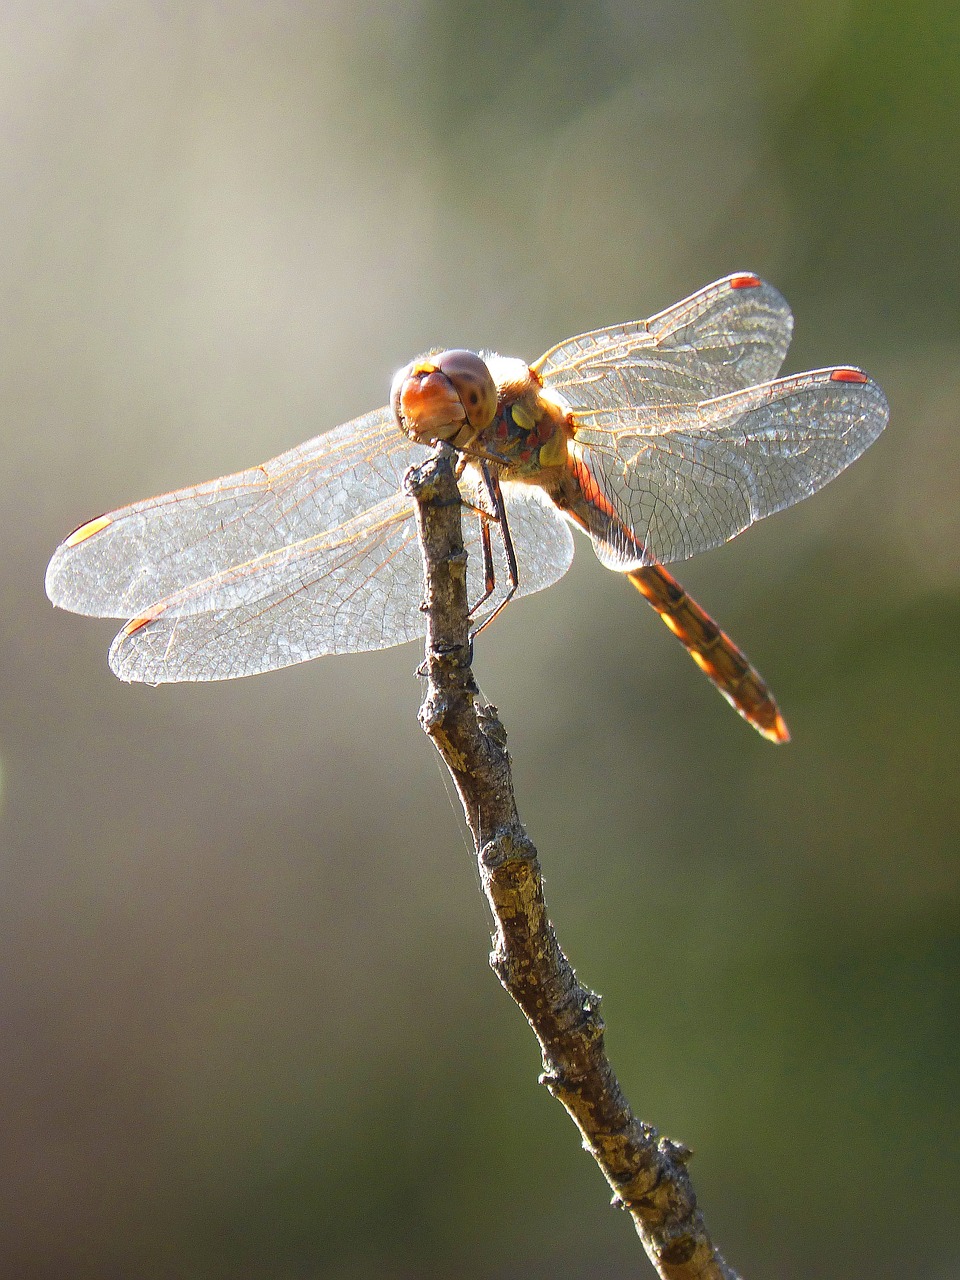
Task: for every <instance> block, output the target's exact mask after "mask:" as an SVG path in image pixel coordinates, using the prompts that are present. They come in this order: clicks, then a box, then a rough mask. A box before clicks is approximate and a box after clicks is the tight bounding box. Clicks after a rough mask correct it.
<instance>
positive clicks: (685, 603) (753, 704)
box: [627, 564, 790, 742]
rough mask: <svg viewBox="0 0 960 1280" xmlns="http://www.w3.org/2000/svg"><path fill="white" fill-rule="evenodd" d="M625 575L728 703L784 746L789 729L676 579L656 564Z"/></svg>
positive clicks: (753, 674)
mask: <svg viewBox="0 0 960 1280" xmlns="http://www.w3.org/2000/svg"><path fill="white" fill-rule="evenodd" d="M627 577H628V578H629V579H630V581H631V582H632V583H633V585H634V586H635V587H636V588H637V590H638V591H639V592H640V594H641V595H642V596H643V597H644V599H645V600H647V601H648V602H649V603H650V604H651V605H652V606H653V608H654V609H656V611H657V613H659V615H660V617H661V618H662V619H663V621H664V622H665V623H666V625H667V626H668V627H669V628H670V630H671V631H672V632H673V634H674V635H675V636H676V637H677V639H678V640H679V641H680V643H681V644H682V645H684V646H685V648H686V649H687V651H688V653H689V654H690V656H691V658H693V660H694V662H695V663H696V664H697V666H698V667H699V668H700V670H701V671H702V672H703V673H704V675H706V676H707V677H708V678H709V679H710V680H712V681H713V683H714V684H715V685H716V687H717V689H718V690H719V691H720V693H722V694H723V696H724V697H725V698H726V699H727V701H728V702H729V703H730V705H731V706H732V707H733V708H734V709H735V710H736V711H739V713H740V714H741V715H742V716H743V718H744V719H745V720H747V721H749V722H750V724H752V725H753V727H754V728H755V729H756V730H758V732H760V733H762V734H763V736H764V737H765V738H769V739H770V741H771V742H789V741H790V731H789V729H788V728H787V726H786V723H785V722H784V719H783V716H782V715H781V714H780V710H779V708H778V707H777V704H776V702H775V701H774V699H773V695H772V694H771V692H770V690H769V689H768V688H767V686H766V683H765V682H764V680H763V678H762V677H761V675H760V673H759V672H758V671H757V670H756V669H755V668H754V667H753V666H752V665H751V664H750V662H749V661H748V659H747V657H746V655H745V654H744V653H743V652H742V651H741V650H740V649H738V648H737V646H736V645H735V644H734V643H733V641H732V640H731V639H730V637H729V636H728V635H727V634H726V633H725V632H723V631H721V630H720V628H719V627H718V626H717V624H716V623H715V622H714V620H713V619H712V618H711V617H710V615H709V614H708V613H706V612H705V611H704V610H703V609H701V608H700V606H699V605H698V604H697V602H696V601H695V600H692V599H691V598H690V596H688V595H687V593H686V591H684V589H683V587H681V585H680V583H679V582H677V580H676V578H674V577H673V576H672V575H671V574H669V573H668V572H667V571H666V569H664V568H663V567H662V565H658V564H655V565H651V566H650V567H649V568H645V569H633V570H631V572H630V573H628V574H627Z"/></svg>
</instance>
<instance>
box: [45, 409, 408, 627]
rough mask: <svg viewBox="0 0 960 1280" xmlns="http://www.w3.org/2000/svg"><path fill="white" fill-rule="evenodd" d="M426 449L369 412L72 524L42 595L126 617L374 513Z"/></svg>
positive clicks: (387, 415) (67, 605)
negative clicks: (254, 460)
mask: <svg viewBox="0 0 960 1280" xmlns="http://www.w3.org/2000/svg"><path fill="white" fill-rule="evenodd" d="M427 452H428V451H427V449H426V448H425V447H424V446H422V445H418V444H414V443H412V442H411V441H410V440H408V439H407V437H406V436H404V435H403V433H402V432H401V431H400V430H399V428H398V427H397V423H396V419H395V417H394V415H393V412H392V410H390V409H388V408H384V409H376V410H374V411H373V412H372V413H367V414H364V415H363V416H362V417H360V418H355V419H354V420H353V421H352V422H347V423H344V424H343V426H340V427H336V428H335V429H334V430H333V431H328V432H326V434H324V435H321V436H317V437H316V438H315V439H313V440H308V441H307V442H306V443H305V444H302V445H298V446H297V447H296V448H295V449H290V450H288V452H286V453H282V454H280V456H279V457H276V458H273V459H271V461H270V462H265V463H264V464H263V465H262V466H259V467H251V468H250V469H249V470H247V471H240V472H238V473H237V474H236V475H230V476H223V477H221V478H220V479H219V480H211V481H209V482H208V483H207V484H201V485H196V486H192V487H190V488H187V489H179V490H177V491H176V492H175V493H167V494H162V495H161V496H160V497H157V498H148V499H147V500H146V501H144V502H137V503H134V504H133V505H132V506H129V507H123V508H122V509H121V510H119V511H114V512H111V513H110V514H109V515H106V516H99V517H98V518H97V519H96V520H91V521H90V522H89V523H88V524H86V525H81V527H80V528H79V529H77V530H76V531H75V532H74V533H72V534H71V535H70V537H69V538H67V539H66V540H65V541H64V542H63V543H62V544H61V545H60V546H59V547H58V548H57V551H56V552H55V553H54V556H53V559H52V560H51V561H50V565H49V567H48V569H47V578H46V588H47V595H48V596H49V597H50V599H51V600H52V601H53V603H54V604H57V605H60V606H61V607H62V608H64V609H70V610H72V611H73V612H74V613H85V614H92V615H94V616H97V617H105V618H129V617H132V616H133V615H135V614H138V613H140V612H142V611H143V610H145V609H147V608H148V607H149V606H151V605H152V604H154V603H155V602H156V601H158V600H162V599H163V598H165V597H166V596H169V595H172V594H173V593H174V592H177V591H178V590H179V589H180V588H182V587H183V586H184V585H185V584H190V583H195V582H198V581H200V580H202V579H205V578H209V577H211V576H213V575H215V574H217V573H220V572H222V571H224V570H226V569H230V568H231V567H232V566H234V565H238V564H243V563H244V562H246V561H249V560H253V559H256V558H257V557H260V556H263V555H264V554H267V555H269V554H270V553H271V552H273V551H276V550H278V549H280V548H282V547H285V546H288V545H289V544H290V543H294V542H299V541H301V540H302V539H304V538H308V537H310V536H312V535H314V534H317V533H319V532H321V531H323V530H325V529H331V528H335V527H336V526H338V525H340V524H342V523H343V522H344V521H345V520H348V519H349V518H350V517H352V516H354V515H356V513H357V512H358V511H363V510H366V509H367V508H368V507H371V506H375V505H376V504H377V503H378V502H380V501H381V500H382V499H383V498H386V497H388V496H390V495H391V494H395V493H396V492H397V491H398V490H399V488H400V485H401V481H402V479H403V474H404V472H405V471H406V470H407V469H408V468H409V467H411V466H413V465H414V464H415V463H418V462H422V461H423V460H424V458H426V456H427ZM188 607H189V606H188V605H187V604H184V607H183V612H186V611H187V609H188Z"/></svg>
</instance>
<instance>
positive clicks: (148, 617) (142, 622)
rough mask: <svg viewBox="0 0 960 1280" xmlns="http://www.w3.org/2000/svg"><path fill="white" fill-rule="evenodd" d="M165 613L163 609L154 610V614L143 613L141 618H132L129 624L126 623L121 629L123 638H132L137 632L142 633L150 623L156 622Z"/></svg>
mask: <svg viewBox="0 0 960 1280" xmlns="http://www.w3.org/2000/svg"><path fill="white" fill-rule="evenodd" d="M162 612H163V610H162V609H154V610H153V612H152V613H142V614H141V615H140V616H139V618H131V619H130V621H129V622H125V623H124V624H123V626H122V627H121V628H120V634H121V635H122V636H132V635H135V634H136V632H138V631H142V630H143V628H144V627H145V626H147V624H148V623H150V622H154V621H156V619H157V618H159V617H160V614H161V613H162Z"/></svg>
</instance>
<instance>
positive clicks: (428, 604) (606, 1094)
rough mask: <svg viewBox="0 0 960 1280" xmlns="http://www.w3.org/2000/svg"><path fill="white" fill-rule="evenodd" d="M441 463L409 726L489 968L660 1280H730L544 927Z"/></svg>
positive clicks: (427, 501)
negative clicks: (481, 913) (445, 798)
mask: <svg viewBox="0 0 960 1280" xmlns="http://www.w3.org/2000/svg"><path fill="white" fill-rule="evenodd" d="M450 458H451V451H450V450H449V449H448V448H446V447H445V446H441V448H440V449H438V451H437V453H436V454H435V455H434V456H433V457H431V459H430V460H429V461H428V462H426V463H424V464H423V465H422V466H420V467H418V468H416V469H415V470H413V471H411V472H410V473H409V474H408V475H407V477H406V481H405V484H406V488H407V491H408V492H409V493H410V495H411V496H412V497H413V498H414V501H415V505H416V509H417V523H418V528H419V533H420V543H421V549H422V551H423V558H424V572H425V582H426V594H425V603H424V611H425V613H426V617H427V652H426V661H425V664H424V673H425V674H426V676H427V692H426V697H425V699H424V702H423V706H422V707H421V708H420V723H421V725H422V726H423V728H424V730H425V731H426V733H428V734H429V736H430V737H431V738H432V740H433V743H434V745H435V746H436V748H437V750H438V751H439V752H440V755H441V756H442V757H443V760H444V763H445V764H446V766H447V768H448V769H449V770H450V773H451V775H452V776H453V780H454V783H455V784H456V787H457V791H458V792H459V794H460V799H461V801H462V803H463V809H464V813H465V814H466V818H467V822H468V824H469V826H470V830H471V832H472V833H473V839H474V844H475V847H476V850H477V858H478V861H479V865H480V874H481V878H482V881H483V887H484V890H485V892H486V895H487V899H488V901H489V903H490V908H491V910H492V912H493V915H494V920H495V922H496V933H495V937H494V945H493V951H492V953H491V956H490V963H491V966H492V967H493V970H494V972H495V973H496V975H497V977H498V978H499V979H500V981H501V983H502V984H503V986H504V987H505V988H506V989H507V991H508V992H509V993H510V995H511V996H512V997H513V998H514V1000H515V1001H516V1002H517V1004H518V1005H519V1006H520V1008H521V1009H522V1010H523V1012H524V1013H525V1014H526V1017H527V1020H528V1021H529V1023H530V1025H531V1027H532V1028H533V1030H534V1032H535V1034H536V1036H537V1039H538V1040H539V1042H540V1049H541V1052H542V1055H543V1068H544V1070H543V1075H542V1076H541V1080H542V1082H543V1083H544V1084H545V1085H546V1086H547V1088H548V1089H549V1090H550V1092H551V1093H552V1094H553V1096H554V1097H555V1098H558V1099H559V1100H560V1102H562V1103H563V1105H564V1107H566V1109H567V1111H568V1112H569V1113H570V1115H571V1117H572V1118H573V1120H574V1122H575V1124H576V1125H577V1127H578V1128H579V1130H580V1132H581V1134H582V1136H583V1145H584V1147H585V1148H586V1149H587V1150H588V1151H589V1152H590V1153H591V1155H592V1156H593V1157H594V1159H595V1160H596V1162H597V1164H598V1165H599V1166H600V1168H601V1170H602V1172H603V1174H604V1177H605V1178H606V1179H607V1181H608V1182H609V1183H610V1186H611V1187H612V1188H613V1190H614V1193H615V1194H614V1203H615V1204H618V1205H621V1206H622V1207H623V1208H625V1209H627V1210H628V1211H629V1213H630V1214H631V1216H632V1218H633V1220H634V1224H635V1225H636V1229H637V1232H638V1234H639V1236H640V1239H641V1240H642V1241H643V1246H644V1248H645V1249H646V1251H647V1254H648V1256H649V1258H650V1260H651V1262H652V1263H653V1265H654V1266H655V1267H656V1269H657V1271H658V1272H659V1274H660V1275H661V1276H662V1277H664V1280H737V1276H736V1272H735V1271H734V1270H733V1269H732V1268H731V1267H730V1266H728V1265H727V1263H726V1262H725V1261H724V1260H723V1258H722V1257H721V1256H720V1253H719V1252H718V1251H717V1249H716V1248H715V1247H714V1245H713V1243H712V1241H711V1240H710V1237H709V1235H708V1234H707V1230H706V1227H705V1226H704V1223H703V1217H702V1215H701V1213H700V1210H699V1209H698V1208H697V1200H696V1196H695V1195H694V1192H693V1187H692V1186H691V1184H690V1177H689V1174H688V1172H687V1168H686V1164H687V1161H688V1160H689V1158H690V1154H691V1153H690V1151H689V1150H688V1148H686V1147H685V1146H683V1145H682V1144H681V1143H678V1142H673V1141H671V1139H669V1138H663V1137H660V1136H659V1134H658V1133H657V1130H656V1129H654V1128H652V1127H651V1126H650V1125H647V1124H644V1123H643V1122H642V1121H640V1120H638V1119H637V1118H636V1117H635V1116H634V1114H633V1112H632V1111H631V1110H630V1106H629V1104H628V1102H627V1100H626V1098H625V1097H624V1095H623V1092H622V1091H621V1089H620V1085H619V1083H618V1081H617V1078H616V1076H615V1075H614V1072H613V1068H612V1066H611V1065H610V1062H609V1060H608V1058H607V1055H606V1052H605V1050H604V1043H603V1020H602V1018H601V1017H600V1013H599V1003H600V1002H599V998H598V997H597V996H596V995H594V993H593V992H592V991H589V990H588V989H587V988H586V987H584V986H583V985H582V983H580V982H579V981H578V979H577V976H576V974H575V973H574V971H573V968H572V966H571V964H570V962H569V961H568V960H567V958H566V956H565V955H564V953H563V951H562V950H561V949H560V944H559V943H558V942H557V939H556V936H555V934H554V931H553V925H552V924H551V923H550V920H549V918H548V916H547V911H546V905H545V902H544V897H543V883H542V879H541V874H540V864H539V862H538V859H537V851H536V849H535V848H534V846H533V844H532V843H531V841H530V839H529V837H528V836H527V834H526V832H525V831H524V829H523V826H522V824H521V822H520V818H519V815H518V814H517V808H516V802H515V799H514V793H513V779H512V776H511V770H510V758H509V755H508V753H507V749H506V734H505V732H504V729H503V726H502V725H501V723H500V721H499V719H498V718H497V714H496V708H495V707H491V706H484V705H482V703H481V702H480V700H479V696H478V691H477V686H476V684H475V682H474V678H473V672H472V671H471V667H470V661H471V646H470V638H469V629H468V628H469V623H468V618H467V591H466V567H467V557H466V552H465V551H464V547H463V535H462V529H461V504H460V496H459V492H458V489H457V485H456V481H455V478H454V474H453V468H452V466H451V461H450Z"/></svg>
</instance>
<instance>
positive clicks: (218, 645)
mask: <svg viewBox="0 0 960 1280" xmlns="http://www.w3.org/2000/svg"><path fill="white" fill-rule="evenodd" d="M504 497H505V501H506V504H507V511H508V519H509V522H510V529H511V533H512V536H513V541H514V546H515V548H516V550H517V556H518V560H519V580H520V585H519V594H520V595H526V594H530V593H531V592H533V591H539V590H540V589H541V588H543V587H546V586H549V585H550V584H551V583H552V582H554V581H556V579H557V578H559V577H560V576H561V575H562V574H563V573H564V572H566V569H567V568H568V566H569V564H570V560H571V559H572V556H573V540H572V537H571V535H570V531H569V529H568V528H567V526H566V523H565V522H564V521H563V519H562V518H561V517H560V516H559V514H558V513H557V511H556V510H555V509H554V508H552V507H548V506H546V505H544V503H543V502H542V501H541V500H539V496H538V494H537V493H536V492H533V491H530V490H528V489H523V488H520V487H519V486H507V487H505V490H504ZM467 520H468V521H469V523H468V525H467V532H468V537H467V546H468V559H467V588H468V593H469V599H471V600H475V599H478V598H479V597H480V595H481V592H482V584H483V563H482V556H481V552H480V547H479V535H478V532H477V524H476V521H470V518H469V517H467ZM493 533H494V537H493V546H494V549H495V555H496V557H497V561H498V564H497V584H498V594H502V593H503V592H504V591H505V590H506V585H507V577H506V566H505V564H504V560H503V551H502V540H501V539H499V537H498V536H497V533H496V530H494V531H493ZM422 573H423V571H422V562H421V557H420V551H419V547H418V545H417V539H416V528H415V524H414V520H413V510H412V505H411V501H410V499H409V498H408V497H407V496H406V495H405V494H404V493H402V492H401V491H400V489H399V486H398V488H397V491H395V492H394V493H392V494H391V495H390V496H389V497H386V498H384V499H382V500H381V501H380V502H379V503H377V504H376V505H375V506H374V507H372V508H371V509H370V510H368V511H365V512H364V513H362V515H360V516H358V517H356V518H355V519H354V520H352V521H347V522H346V523H344V524H342V525H340V526H338V527H337V528H335V529H332V530H327V531H326V532H323V533H320V534H317V535H315V536H313V537H311V538H309V539H307V540H304V541H302V542H301V543H297V544H292V545H289V546H285V547H282V548H279V549H276V550H273V551H270V552H268V553H267V554H265V555H263V556H260V557H257V559H256V560H255V561H253V562H252V563H246V564H243V565H238V566H236V567H235V568H232V569H230V570H228V571H226V572H223V573H219V574H216V575H214V576H213V577H211V578H209V579H208V580H206V581H202V582H199V583H196V584H194V585H193V586H191V587H190V588H188V589H187V590H184V591H181V592H178V593H176V594H174V595H172V596H170V597H168V598H167V599H166V600H162V601H160V602H159V603H158V604H156V605H154V606H153V607H152V608H150V609H147V610H146V611H145V612H144V613H143V614H142V615H141V616H139V617H137V618H134V619H133V620H132V621H131V622H130V623H128V624H127V625H126V626H125V627H124V628H123V630H122V631H121V632H120V633H119V635H118V636H117V638H116V639H115V640H114V642H113V645H112V646H111V649H110V665H111V667H112V668H113V670H114V671H115V672H116V674H117V675H118V676H120V678H121V679H124V680H144V681H147V682H149V683H153V684H160V683H164V682H168V681H178V680H225V679H229V678H232V677H237V676H246V675H255V674H257V673H259V672H263V671H271V670H275V669H277V668H279V667H286V666H290V665H292V664H293V663H296V662H304V661H306V660H307V659H308V658H314V657H318V656H319V655H320V654H324V653H348V652H358V651H361V650H366V649H382V648H387V647H389V646H390V645H394V644H402V643H403V642H404V641H406V640H414V639H417V638H420V637H422V635H423V633H424V619H423V614H422V612H421V610H420V600H421V598H422V594H423V586H422ZM495 599H496V597H495Z"/></svg>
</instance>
